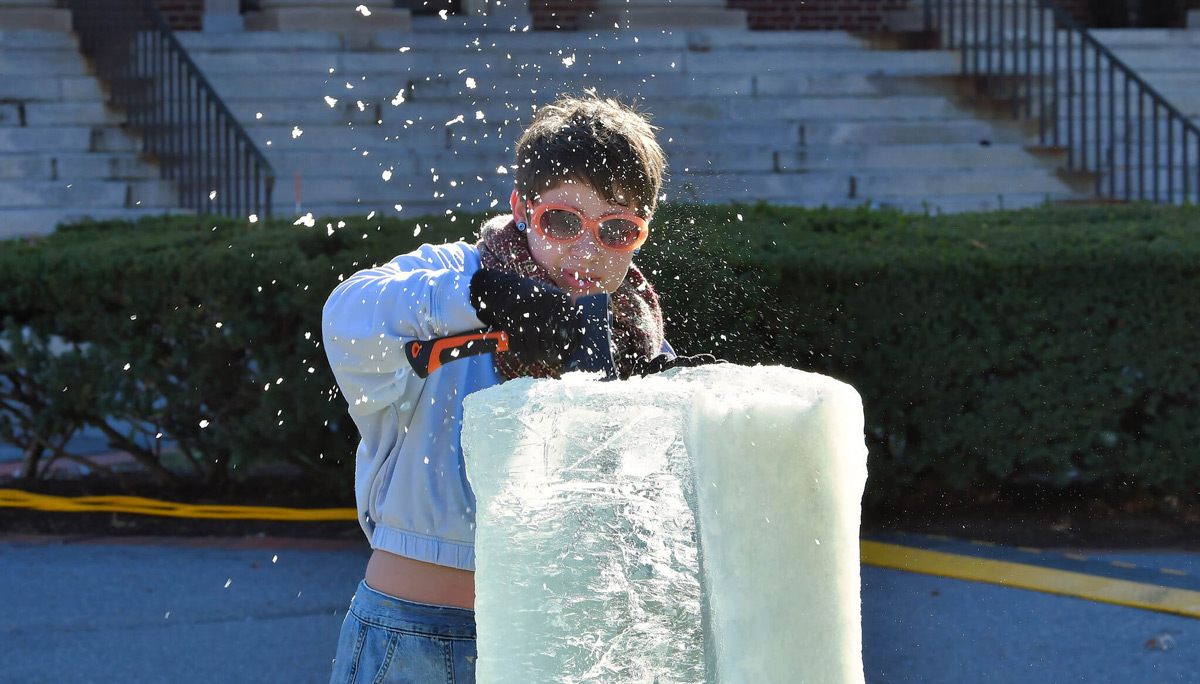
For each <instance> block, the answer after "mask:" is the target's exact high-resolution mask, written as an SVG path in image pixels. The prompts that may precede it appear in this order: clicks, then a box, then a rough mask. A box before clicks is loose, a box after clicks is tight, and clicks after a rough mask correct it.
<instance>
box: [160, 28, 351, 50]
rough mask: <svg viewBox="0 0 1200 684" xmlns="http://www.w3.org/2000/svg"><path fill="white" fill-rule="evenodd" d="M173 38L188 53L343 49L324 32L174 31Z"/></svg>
mask: <svg viewBox="0 0 1200 684" xmlns="http://www.w3.org/2000/svg"><path fill="white" fill-rule="evenodd" d="M175 37H176V38H177V39H179V43H180V44H181V45H183V47H184V49H186V50H187V51H188V53H190V54H192V55H195V54H198V53H205V52H271V51H276V50H285V51H296V50H303V51H308V50H318V51H325V52H337V51H341V50H343V49H345V44H344V43H343V41H342V39H341V37H340V36H338V35H337V34H335V33H329V32H326V31H241V32H230V33H206V32H204V31H178V32H176V34H175Z"/></svg>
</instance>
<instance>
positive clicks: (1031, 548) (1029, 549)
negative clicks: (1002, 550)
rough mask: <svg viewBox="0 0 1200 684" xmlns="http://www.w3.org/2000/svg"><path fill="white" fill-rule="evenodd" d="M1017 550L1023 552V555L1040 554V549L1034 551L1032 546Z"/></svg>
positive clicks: (1019, 547)
mask: <svg viewBox="0 0 1200 684" xmlns="http://www.w3.org/2000/svg"><path fill="white" fill-rule="evenodd" d="M1017 550H1018V551H1024V552H1025V553H1041V552H1042V550H1041V549H1035V548H1033V547H1032V546H1018V547H1017Z"/></svg>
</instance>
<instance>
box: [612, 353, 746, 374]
mask: <svg viewBox="0 0 1200 684" xmlns="http://www.w3.org/2000/svg"><path fill="white" fill-rule="evenodd" d="M710 363H725V361H724V360H722V359H718V358H717V357H715V356H713V355H712V354H696V355H695V356H672V355H671V354H659V355H658V356H655V357H654V358H652V359H638V360H637V361H635V362H634V364H633V372H634V373H636V374H637V375H640V376H642V377H646V376H647V375H650V374H651V373H661V372H663V371H665V370H671V369H672V368H692V367H694V366H704V365H708V364H710Z"/></svg>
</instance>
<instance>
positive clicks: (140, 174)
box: [0, 152, 158, 181]
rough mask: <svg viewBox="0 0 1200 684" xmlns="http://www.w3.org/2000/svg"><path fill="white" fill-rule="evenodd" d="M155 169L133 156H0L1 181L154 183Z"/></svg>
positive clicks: (87, 154) (156, 175)
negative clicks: (140, 181) (147, 181)
mask: <svg viewBox="0 0 1200 684" xmlns="http://www.w3.org/2000/svg"><path fill="white" fill-rule="evenodd" d="M155 178H158V170H157V169H156V168H155V167H154V166H153V165H151V164H149V163H148V162H145V161H143V160H141V159H139V158H138V157H137V155H134V154H102V153H90V152H84V153H79V152H67V153H58V154H54V153H44V152H24V153H10V154H0V180H47V181H50V180H76V179H79V180H153V179H155Z"/></svg>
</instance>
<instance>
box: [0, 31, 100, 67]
mask: <svg viewBox="0 0 1200 684" xmlns="http://www.w3.org/2000/svg"><path fill="white" fill-rule="evenodd" d="M2 22H3V18H2V17H0V26H3V25H4V24H3V23H2ZM87 73H88V69H87V63H86V62H85V61H84V58H83V56H82V55H80V54H79V53H75V52H49V53H47V52H46V51H45V50H4V51H0V77H3V76H20V77H24V78H28V77H43V76H83V75H86V74H87Z"/></svg>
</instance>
